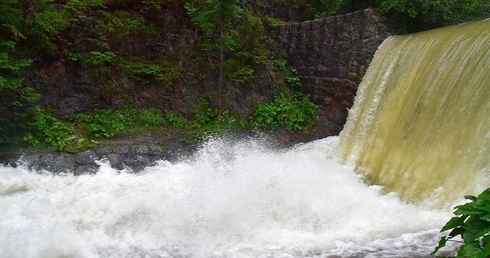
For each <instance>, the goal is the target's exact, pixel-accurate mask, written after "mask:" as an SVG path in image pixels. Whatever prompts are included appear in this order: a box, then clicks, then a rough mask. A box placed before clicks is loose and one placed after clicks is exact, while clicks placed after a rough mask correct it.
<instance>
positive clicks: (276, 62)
mask: <svg viewBox="0 0 490 258" xmlns="http://www.w3.org/2000/svg"><path fill="white" fill-rule="evenodd" d="M287 63H288V62H287V61H286V60H282V59H279V60H273V61H272V65H273V66H275V67H277V68H278V69H279V70H280V71H285V70H286V67H287Z"/></svg>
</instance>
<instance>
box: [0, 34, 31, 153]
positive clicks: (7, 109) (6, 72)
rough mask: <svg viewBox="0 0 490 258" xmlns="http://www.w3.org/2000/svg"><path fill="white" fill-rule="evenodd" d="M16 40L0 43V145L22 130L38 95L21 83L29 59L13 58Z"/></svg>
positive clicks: (6, 143)
mask: <svg viewBox="0 0 490 258" xmlns="http://www.w3.org/2000/svg"><path fill="white" fill-rule="evenodd" d="M13 52H15V43H14V42H12V41H7V42H0V111H1V112H0V145H8V144H10V143H11V140H12V139H11V138H13V137H15V136H16V135H17V134H18V133H19V131H22V128H21V127H22V124H23V123H24V122H25V121H28V120H29V119H31V118H32V116H31V115H30V113H32V112H33V104H34V102H35V101H37V99H38V98H39V94H38V93H37V92H36V91H35V90H34V89H33V88H31V87H28V86H25V85H23V84H22V81H23V78H22V71H23V70H24V69H25V68H27V67H29V66H31V64H32V61H31V60H27V59H16V58H14V57H13V56H12V53H13Z"/></svg>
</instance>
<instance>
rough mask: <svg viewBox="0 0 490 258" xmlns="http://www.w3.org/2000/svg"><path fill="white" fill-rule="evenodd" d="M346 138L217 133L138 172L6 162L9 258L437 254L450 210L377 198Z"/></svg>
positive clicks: (3, 236) (2, 196) (0, 185)
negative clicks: (347, 151)
mask: <svg viewBox="0 0 490 258" xmlns="http://www.w3.org/2000/svg"><path fill="white" fill-rule="evenodd" d="M337 144H338V137H330V138H325V139H322V140H318V141H314V142H311V143H308V144H302V145H297V146H295V147H293V148H290V149H287V150H273V149H270V148H268V147H267V143H266V141H261V140H257V139H250V140H245V141H229V140H224V139H211V140H209V141H207V142H206V144H204V145H203V146H202V147H201V148H200V149H199V151H198V152H197V153H196V154H195V155H194V156H192V157H187V158H185V159H182V160H181V161H179V162H175V163H169V162H166V161H161V162H160V163H158V164H156V165H155V166H152V167H147V168H146V169H145V170H144V171H143V172H142V173H138V174H134V173H130V171H117V170H114V169H112V168H110V166H109V165H108V164H107V163H105V162H104V161H101V162H100V164H101V166H100V170H99V171H98V173H97V174H92V175H81V176H73V175H72V174H69V173H67V174H58V175H54V174H52V173H50V172H49V171H46V172H45V173H41V174H40V173H35V172H32V171H28V170H27V169H26V168H25V167H23V166H19V167H16V168H12V167H0V257H5V258H7V257H9V258H13V257H427V256H429V254H430V252H431V251H432V250H433V248H434V246H436V245H437V242H438V238H439V233H438V232H439V229H440V228H441V227H442V226H443V225H444V223H445V222H446V221H447V220H448V219H449V218H450V217H451V215H452V214H451V212H452V211H451V209H450V208H448V209H444V210H434V209H431V208H429V207H428V206H426V205H424V204H423V203H422V204H419V205H413V204H409V203H405V202H403V201H401V200H400V199H399V198H397V196H395V195H393V194H388V195H383V194H380V192H379V191H380V189H381V187H378V186H369V185H367V184H366V183H364V182H363V179H362V178H361V177H360V176H358V175H356V174H355V173H354V172H353V169H352V168H349V167H346V166H343V165H340V164H339V163H338V162H337V161H336V160H335V159H333V158H332V155H333V153H334V152H335V149H336V146H337ZM454 249H455V247H454V246H453V247H449V248H448V249H446V251H447V252H451V251H453V250H454Z"/></svg>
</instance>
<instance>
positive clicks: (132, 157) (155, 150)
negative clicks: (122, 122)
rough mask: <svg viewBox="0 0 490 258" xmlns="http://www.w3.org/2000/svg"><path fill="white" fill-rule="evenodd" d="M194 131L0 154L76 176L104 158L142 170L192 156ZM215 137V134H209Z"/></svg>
mask: <svg viewBox="0 0 490 258" xmlns="http://www.w3.org/2000/svg"><path fill="white" fill-rule="evenodd" d="M194 134H195V132H194V131H188V130H171V129H167V128H165V129H160V130H152V131H147V132H140V133H138V134H135V135H126V136H120V137H117V138H113V139H103V140H100V141H99V143H98V145H97V147H95V148H90V149H86V150H84V151H81V152H78V153H66V152H58V151H56V150H55V149H54V148H49V147H46V148H20V149H16V150H11V151H8V152H3V153H0V163H2V164H4V165H8V166H13V167H16V166H18V165H21V164H23V165H25V166H26V167H27V168H29V169H31V170H34V171H43V170H45V171H50V172H54V173H64V172H71V173H73V174H75V175H81V174H87V173H95V172H96V171H97V170H98V168H99V166H100V165H99V164H100V162H101V161H104V162H108V163H109V164H110V166H111V167H113V168H116V169H127V170H129V171H132V172H139V171H141V170H143V169H144V168H145V167H147V166H151V165H153V164H156V162H157V161H159V160H166V161H170V162H174V161H177V160H179V159H183V158H189V157H191V156H192V154H193V153H194V152H195V151H196V150H197V149H198V148H199V147H200V145H201V144H202V143H203V142H205V140H204V141H200V142H197V141H191V140H190V139H192V137H193V135H194ZM210 137H212V136H210ZM215 137H224V138H227V139H230V140H233V141H239V140H244V139H250V138H260V139H263V140H264V141H267V144H268V145H270V147H272V148H278V149H280V148H288V147H290V146H292V145H295V144H298V143H302V142H309V141H311V140H315V139H319V138H323V137H324V136H323V135H322V133H321V132H320V131H319V130H318V129H316V130H315V129H311V130H304V131H302V132H288V131H286V130H285V129H283V130H281V129H280V130H277V131H274V132H254V131H245V132H232V133H226V134H222V135H217V136H215Z"/></svg>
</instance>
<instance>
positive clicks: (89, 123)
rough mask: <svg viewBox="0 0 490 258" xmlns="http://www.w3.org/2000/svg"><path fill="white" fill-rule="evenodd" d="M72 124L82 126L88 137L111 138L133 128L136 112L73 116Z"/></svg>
mask: <svg viewBox="0 0 490 258" xmlns="http://www.w3.org/2000/svg"><path fill="white" fill-rule="evenodd" d="M73 120H74V123H75V124H79V125H82V126H83V127H84V128H85V129H86V132H87V133H88V135H89V136H91V137H95V138H112V137H115V136H118V135H121V134H123V133H124V132H125V130H126V129H128V128H129V127H131V126H133V125H134V123H135V120H136V112H135V111H133V110H125V109H123V110H112V109H104V110H99V111H98V112H97V113H95V114H93V115H85V114H78V115H75V116H74V118H73Z"/></svg>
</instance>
